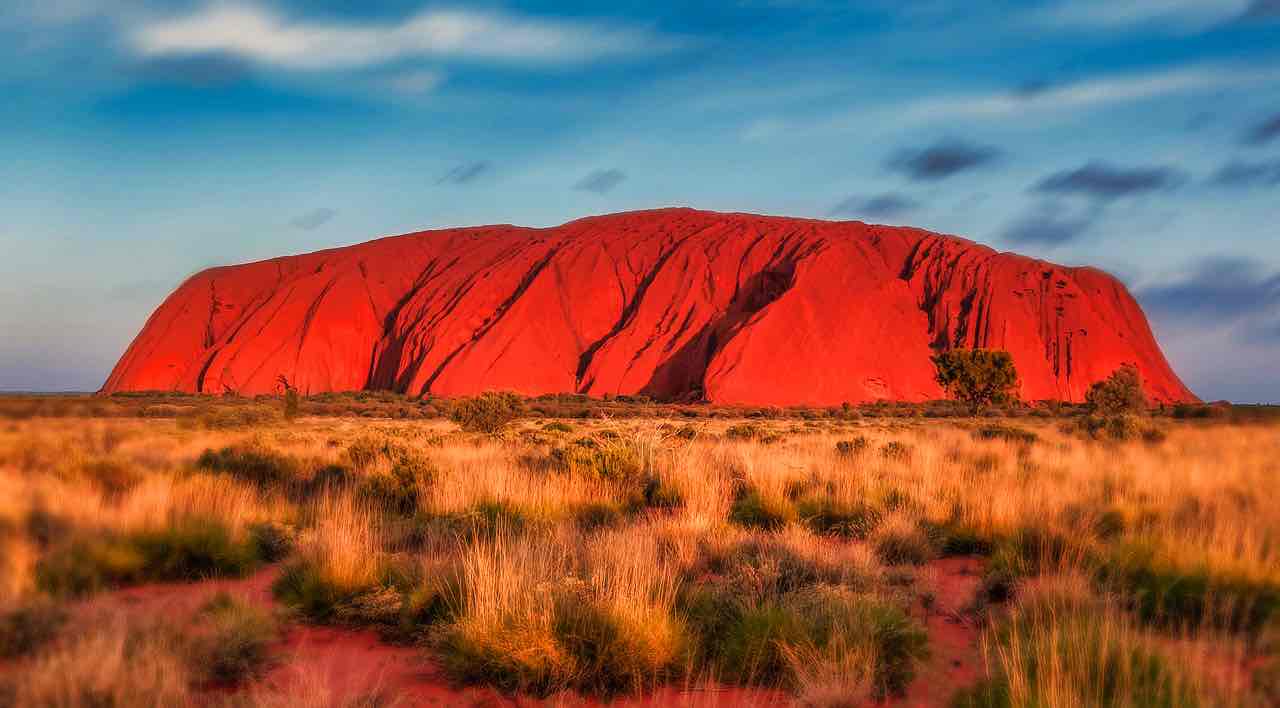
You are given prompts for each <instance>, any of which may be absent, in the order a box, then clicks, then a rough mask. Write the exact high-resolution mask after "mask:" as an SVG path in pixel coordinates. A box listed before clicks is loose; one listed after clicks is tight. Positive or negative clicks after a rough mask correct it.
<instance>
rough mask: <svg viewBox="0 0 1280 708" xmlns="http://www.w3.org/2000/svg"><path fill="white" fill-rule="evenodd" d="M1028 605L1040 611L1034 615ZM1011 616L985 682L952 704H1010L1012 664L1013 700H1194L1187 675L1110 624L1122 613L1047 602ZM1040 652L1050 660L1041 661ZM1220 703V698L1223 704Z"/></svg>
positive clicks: (1166, 705)
mask: <svg viewBox="0 0 1280 708" xmlns="http://www.w3.org/2000/svg"><path fill="white" fill-rule="evenodd" d="M1036 612H1038V613H1040V615H1039V616H1037V614H1036ZM1036 612H1033V613H1029V614H1024V613H1021V612H1018V613H1015V614H1014V616H1013V618H1012V619H1011V620H1010V621H1009V622H1007V623H1006V624H1005V626H1004V627H1002V628H1001V631H1000V632H998V635H997V636H998V640H997V641H998V642H999V644H1000V646H999V647H998V648H997V650H996V652H995V654H996V656H999V657H1001V659H1000V665H999V666H998V667H997V669H998V671H997V675H996V676H995V677H994V678H993V679H992V681H991V682H990V683H989V684H987V685H981V684H980V685H979V686H978V687H976V688H975V689H972V690H970V691H967V692H963V693H961V694H960V695H958V696H957V697H956V698H955V699H954V700H953V702H952V705H953V706H972V707H974V708H1003V707H1004V706H1009V705H1012V703H1013V701H1012V700H1011V691H1010V688H1009V687H1010V682H1011V677H1010V676H1009V672H1010V671H1017V672H1018V674H1017V675H1016V676H1014V677H1012V679H1016V681H1017V685H1018V686H1020V695H1019V700H1018V705H1059V704H1061V702H1062V701H1063V700H1064V699H1065V700H1072V698H1066V697H1064V696H1063V695H1062V690H1063V688H1064V687H1070V688H1071V689H1072V690H1073V694H1072V696H1073V699H1074V700H1076V701H1079V702H1080V704H1081V705H1096V706H1115V707H1116V708H1148V707H1155V708H1195V707H1196V706H1200V705H1201V704H1202V701H1201V697H1200V694H1199V692H1198V691H1197V689H1196V686H1195V683H1196V682H1195V680H1194V679H1192V678H1191V677H1189V676H1186V675H1184V674H1183V673H1182V670H1181V669H1180V668H1179V666H1178V665H1177V664H1176V663H1174V662H1172V661H1170V660H1169V659H1168V658H1167V657H1166V656H1164V655H1163V654H1162V653H1160V651H1159V650H1157V649H1155V648H1154V647H1153V645H1152V644H1150V643H1149V642H1144V641H1142V639H1141V638H1140V637H1137V636H1136V635H1134V634H1133V633H1132V632H1129V631H1125V630H1122V629H1117V625H1120V626H1123V624H1124V620H1123V618H1118V617H1115V616H1111V615H1109V614H1108V613H1107V612H1106V611H1105V610H1103V609H1101V608H1072V607H1069V606H1067V607H1052V608H1047V609H1043V610H1037V611H1036ZM1046 658H1048V659H1049V661H1050V662H1051V663H1048V664H1046V662H1045V659H1046ZM1223 705H1226V703H1223Z"/></svg>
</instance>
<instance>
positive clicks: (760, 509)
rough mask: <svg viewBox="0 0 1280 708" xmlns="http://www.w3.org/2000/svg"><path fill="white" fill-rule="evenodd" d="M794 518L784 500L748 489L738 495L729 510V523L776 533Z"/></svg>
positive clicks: (792, 512) (793, 512) (791, 510)
mask: <svg viewBox="0 0 1280 708" xmlns="http://www.w3.org/2000/svg"><path fill="white" fill-rule="evenodd" d="M793 518H795V510H794V509H792V508H791V505H790V503H788V502H787V500H786V499H782V498H779V497H775V496H772V495H765V494H761V493H760V492H759V491H756V490H754V489H749V490H746V491H745V492H743V493H742V494H739V495H738V498H737V499H735V500H734V502H733V506H732V507H730V509H729V521H731V522H733V523H735V524H737V525H739V526H744V527H746V528H753V529H763V530H765V531H776V530H778V529H780V528H782V527H783V526H786V525H787V522H789V521H791V520H792V519H793Z"/></svg>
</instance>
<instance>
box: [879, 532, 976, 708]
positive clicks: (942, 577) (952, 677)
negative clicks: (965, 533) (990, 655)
mask: <svg viewBox="0 0 1280 708" xmlns="http://www.w3.org/2000/svg"><path fill="white" fill-rule="evenodd" d="M924 570H925V572H924V575H925V576H926V578H927V579H928V580H929V583H930V585H931V586H932V588H933V591H934V598H935V599H934V602H933V603H932V605H931V606H930V607H928V608H925V607H924V606H920V607H918V608H917V612H918V613H922V614H923V615H924V617H923V619H924V623H925V628H926V629H927V630H928V632H929V652H930V655H929V659H928V660H927V661H925V663H924V664H923V665H921V666H920V667H919V669H918V670H917V672H916V678H915V680H914V681H912V682H911V685H910V686H908V687H907V693H906V695H905V696H900V697H894V698H890V699H888V700H886V701H883V702H882V703H880V705H886V706H945V705H947V704H948V703H949V702H950V700H951V696H952V695H954V694H955V692H956V691H957V690H958V689H960V688H964V687H966V686H972V685H973V684H975V683H977V682H978V681H979V680H980V679H982V678H983V677H985V676H986V674H987V669H986V666H985V663H984V661H983V658H982V651H981V649H980V648H979V646H978V637H979V635H980V634H981V630H980V628H979V627H978V625H977V623H976V622H975V618H974V617H973V616H971V615H970V614H968V613H967V611H966V610H967V609H968V608H969V607H970V606H971V605H972V604H973V599H974V596H975V594H976V593H977V591H978V584H979V583H980V582H981V580H982V570H983V559H981V558H976V557H972V556H962V557H956V558H941V559H938V560H936V561H933V562H931V563H929V564H928V565H926V566H925V569H924Z"/></svg>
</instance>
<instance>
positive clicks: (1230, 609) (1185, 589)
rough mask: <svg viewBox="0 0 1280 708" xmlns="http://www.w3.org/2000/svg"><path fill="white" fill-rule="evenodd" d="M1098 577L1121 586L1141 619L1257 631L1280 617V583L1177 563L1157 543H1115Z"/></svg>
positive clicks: (1163, 624)
mask: <svg viewBox="0 0 1280 708" xmlns="http://www.w3.org/2000/svg"><path fill="white" fill-rule="evenodd" d="M1097 575H1098V580H1099V582H1101V583H1102V584H1103V585H1104V586H1105V587H1108V588H1112V589H1114V590H1116V591H1118V592H1119V593H1120V594H1121V596H1122V597H1123V598H1124V599H1125V600H1126V602H1127V603H1128V604H1129V605H1130V606H1131V607H1132V608H1133V609H1134V611H1135V612H1136V613H1137V616H1138V617H1139V619H1141V620H1142V621H1143V622H1145V623H1147V624H1151V625H1155V626H1158V627H1168V628H1175V629H1184V628H1193V629H1194V628H1197V627H1199V626H1200V625H1201V624H1203V623H1206V622H1207V623H1209V624H1210V625H1211V626H1215V627H1221V628H1224V629H1228V630H1231V631H1237V632H1245V633H1248V634H1254V635H1256V634H1258V633H1259V632H1261V631H1262V630H1263V629H1265V628H1266V627H1267V626H1268V624H1269V623H1270V622H1271V621H1272V620H1273V619H1275V618H1278V617H1280V585H1276V584H1272V583H1266V582H1262V581H1253V580H1249V579H1246V578H1241V577H1234V576H1231V575H1226V574H1217V573H1214V572H1212V571H1211V570H1210V569H1209V568H1207V567H1203V566H1201V567H1194V568H1178V567H1175V566H1173V565H1171V564H1169V563H1168V562H1165V561H1163V560H1161V557H1160V555H1159V553H1158V552H1157V549H1156V547H1155V546H1154V545H1152V544H1150V543H1142V542H1128V543H1122V544H1119V545H1117V546H1115V547H1114V548H1113V549H1112V550H1111V552H1110V553H1109V554H1108V555H1107V556H1106V557H1105V558H1104V559H1103V562H1101V563H1099V568H1098V571H1097Z"/></svg>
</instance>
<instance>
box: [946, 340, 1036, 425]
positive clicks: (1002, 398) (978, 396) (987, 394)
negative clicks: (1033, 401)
mask: <svg viewBox="0 0 1280 708" xmlns="http://www.w3.org/2000/svg"><path fill="white" fill-rule="evenodd" d="M933 366H934V368H935V369H936V370H937V372H938V373H937V376H935V380H936V381H937V382H938V385H939V386H941V387H942V388H943V389H945V390H946V391H947V393H949V394H951V396H952V397H953V398H955V399H956V400H959V401H964V402H965V403H968V404H969V407H970V408H971V409H972V410H973V412H974V413H977V412H978V411H979V410H981V409H982V407H983V406H987V405H990V404H992V403H1006V402H1008V401H1012V400H1016V399H1017V394H1016V391H1017V388H1018V371H1017V369H1015V368H1014V366H1013V356H1011V355H1010V354H1009V352H1006V351H997V350H993V349H952V350H951V351H946V352H942V353H940V354H936V355H934V357H933Z"/></svg>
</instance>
